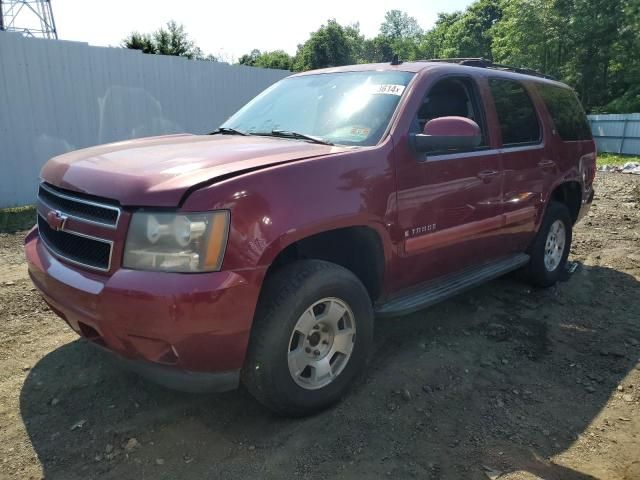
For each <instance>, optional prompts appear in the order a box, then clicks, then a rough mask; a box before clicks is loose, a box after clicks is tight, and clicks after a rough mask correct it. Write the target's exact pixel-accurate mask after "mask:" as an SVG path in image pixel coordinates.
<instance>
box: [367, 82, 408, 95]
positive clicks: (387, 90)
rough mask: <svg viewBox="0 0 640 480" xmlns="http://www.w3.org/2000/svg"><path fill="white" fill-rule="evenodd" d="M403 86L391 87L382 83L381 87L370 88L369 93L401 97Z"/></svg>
mask: <svg viewBox="0 0 640 480" xmlns="http://www.w3.org/2000/svg"><path fill="white" fill-rule="evenodd" d="M404 88H405V87H404V85H393V84H387V83H383V84H382V85H373V86H372V88H371V90H372V91H371V93H373V94H374V95H376V94H384V95H397V96H400V95H402V92H404Z"/></svg>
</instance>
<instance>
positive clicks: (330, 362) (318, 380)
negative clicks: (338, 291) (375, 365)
mask: <svg viewBox="0 0 640 480" xmlns="http://www.w3.org/2000/svg"><path fill="white" fill-rule="evenodd" d="M355 335H356V325H355V322H354V318H353V313H352V312H351V309H350V308H349V306H348V305H347V304H346V303H345V302H344V301H343V300H340V299H338V298H334V297H330V298H323V299H322V300H320V301H318V302H316V303H314V304H313V305H311V306H310V307H309V308H307V310H305V312H304V313H303V314H302V315H301V316H300V318H298V321H297V322H296V325H295V327H294V329H293V333H292V334H291V338H290V340H289V352H288V364H289V373H290V374H291V377H292V378H293V380H294V381H295V382H296V383H297V384H298V385H299V386H301V387H303V388H306V389H308V390H315V389H318V388H322V387H324V386H326V385H328V384H329V383H331V382H332V381H333V380H334V379H335V378H336V377H337V376H338V375H339V374H340V373H341V372H342V370H344V368H345V366H346V365H347V363H348V361H349V358H350V357H351V353H352V352H353V347H354V340H355Z"/></svg>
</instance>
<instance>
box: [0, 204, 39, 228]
mask: <svg viewBox="0 0 640 480" xmlns="http://www.w3.org/2000/svg"><path fill="white" fill-rule="evenodd" d="M35 223H36V207H35V206H33V205H27V206H26V207H12V208H0V233H13V232H17V231H18V230H26V229H28V228H31V227H33V226H34V225H35Z"/></svg>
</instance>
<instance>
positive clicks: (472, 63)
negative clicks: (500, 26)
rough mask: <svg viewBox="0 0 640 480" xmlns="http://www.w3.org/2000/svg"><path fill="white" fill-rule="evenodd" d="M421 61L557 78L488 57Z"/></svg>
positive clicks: (549, 78)
mask: <svg viewBox="0 0 640 480" xmlns="http://www.w3.org/2000/svg"><path fill="white" fill-rule="evenodd" d="M418 61H419V62H443V63H457V64H458V65H465V66H467V67H479V68H492V69H494V70H503V71H506V72H514V73H521V74H523V75H531V76H534V77H541V78H546V79H548V80H556V78H554V77H552V76H551V75H545V74H544V73H540V72H538V71H536V70H532V69H530V68H521V67H512V66H510V65H503V64H501V63H493V62H492V61H491V60H487V59H486V58H431V59H428V60H418Z"/></svg>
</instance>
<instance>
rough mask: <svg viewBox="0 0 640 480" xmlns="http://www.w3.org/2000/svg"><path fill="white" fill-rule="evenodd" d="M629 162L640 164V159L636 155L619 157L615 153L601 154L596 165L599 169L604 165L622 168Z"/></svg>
mask: <svg viewBox="0 0 640 480" xmlns="http://www.w3.org/2000/svg"><path fill="white" fill-rule="evenodd" d="M627 162H638V163H640V157H639V156H636V155H618V154H615V153H599V154H598V158H597V160H596V163H597V164H598V167H602V166H604V165H619V166H622V165H624V164H625V163H627Z"/></svg>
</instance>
